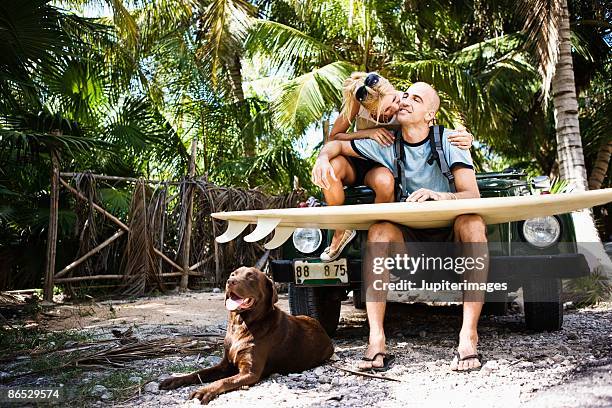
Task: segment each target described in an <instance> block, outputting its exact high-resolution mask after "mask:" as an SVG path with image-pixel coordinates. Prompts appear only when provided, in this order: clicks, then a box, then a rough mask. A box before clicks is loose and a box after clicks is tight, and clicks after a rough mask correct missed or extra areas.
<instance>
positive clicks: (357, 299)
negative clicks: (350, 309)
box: [353, 289, 366, 310]
mask: <svg viewBox="0 0 612 408" xmlns="http://www.w3.org/2000/svg"><path fill="white" fill-rule="evenodd" d="M353 306H354V307H355V309H359V310H365V308H366V304H365V302H364V301H363V299H362V298H361V289H353Z"/></svg>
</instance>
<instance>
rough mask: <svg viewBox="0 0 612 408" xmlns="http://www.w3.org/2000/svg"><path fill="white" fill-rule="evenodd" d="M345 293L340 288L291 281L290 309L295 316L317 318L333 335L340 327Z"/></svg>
mask: <svg viewBox="0 0 612 408" xmlns="http://www.w3.org/2000/svg"><path fill="white" fill-rule="evenodd" d="M343 295H344V290H343V289H339V288H317V287H303V286H296V285H295V284H293V283H290V284H289V309H290V310H291V314H292V315H294V316H299V315H305V316H310V317H312V318H315V319H317V320H318V321H319V323H321V326H323V328H324V329H325V331H326V332H327V334H328V335H329V336H330V337H331V336H333V335H334V333H336V329H337V328H338V322H339V321H340V305H341V301H342V298H343Z"/></svg>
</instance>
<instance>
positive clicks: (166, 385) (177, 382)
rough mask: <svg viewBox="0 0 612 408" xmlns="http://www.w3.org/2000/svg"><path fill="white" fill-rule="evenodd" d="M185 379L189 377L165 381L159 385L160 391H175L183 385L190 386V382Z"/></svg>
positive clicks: (171, 378) (172, 378)
mask: <svg viewBox="0 0 612 408" xmlns="http://www.w3.org/2000/svg"><path fill="white" fill-rule="evenodd" d="M185 377H188V376H183V377H170V378H166V379H165V380H164V381H162V382H160V383H159V389H160V390H173V389H175V388H178V387H180V386H182V385H185V384H188V381H186V378H185Z"/></svg>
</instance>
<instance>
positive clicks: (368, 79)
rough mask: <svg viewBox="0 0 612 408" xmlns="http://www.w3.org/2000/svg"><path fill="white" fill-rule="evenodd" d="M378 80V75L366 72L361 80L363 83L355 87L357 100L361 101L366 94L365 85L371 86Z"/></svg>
mask: <svg viewBox="0 0 612 408" xmlns="http://www.w3.org/2000/svg"><path fill="white" fill-rule="evenodd" d="M378 81H380V75H378V74H368V76H367V77H366V78H365V80H364V81H363V85H361V86H360V87H359V88H357V92H355V97H356V98H357V100H358V101H359V102H363V101H364V100H365V98H366V96H368V90H367V89H366V87H368V88H372V87H373V86H374V85H376V84H377V83H378Z"/></svg>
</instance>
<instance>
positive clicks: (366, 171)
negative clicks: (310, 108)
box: [321, 72, 473, 262]
mask: <svg viewBox="0 0 612 408" xmlns="http://www.w3.org/2000/svg"><path fill="white" fill-rule="evenodd" d="M342 96H343V105H342V110H341V112H340V115H339V116H338V118H337V119H336V122H335V123H334V126H333V128H332V130H331V132H330V135H329V140H330V141H331V140H355V139H366V138H369V139H373V140H375V141H376V142H378V143H380V144H381V145H383V146H390V145H392V144H393V140H394V136H393V133H392V132H391V130H393V129H394V128H397V125H398V123H397V120H396V117H395V116H396V114H397V111H398V110H399V102H400V99H401V97H402V92H401V91H398V90H396V89H395V88H394V87H393V85H392V84H391V83H390V82H389V81H388V80H387V79H386V78H384V77H382V76H381V75H379V74H377V73H376V72H371V73H366V72H354V73H353V74H352V75H351V76H350V77H349V78H348V79H347V80H346V81H345V82H344V85H343V90H342ZM353 123H355V131H354V132H348V133H347V131H348V130H349V128H350V127H351V125H352V124H353ZM449 140H450V141H451V143H453V144H454V145H456V146H458V147H460V148H462V149H469V148H470V147H471V146H472V141H473V137H472V135H471V134H470V133H468V132H466V131H465V130H464V129H458V130H456V131H455V133H454V135H453V136H451V137H449ZM331 165H332V167H333V169H334V175H332V176H335V177H336V181H341V183H328V185H327V188H324V189H323V194H324V196H325V201H326V202H327V204H328V205H342V204H344V188H343V186H354V185H366V186H368V187H370V188H371V189H372V190H374V193H375V199H374V202H375V203H388V202H393V200H394V192H395V180H394V178H393V174H392V173H391V171H389V169H387V168H386V167H384V166H382V165H380V164H378V163H376V162H374V161H370V160H365V159H362V158H354V157H345V156H338V157H336V158H334V159H333V160H332V161H331ZM356 234H357V233H356V231H354V230H336V231H335V233H334V237H333V238H332V242H331V244H330V246H328V247H327V248H325V250H324V251H323V253H322V254H321V260H322V261H324V262H330V261H333V260H335V259H337V258H338V257H339V256H340V253H342V250H343V249H344V248H345V247H346V245H348V243H349V242H350V241H351V240H352V239H353V238H354V237H355V235H356Z"/></svg>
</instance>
